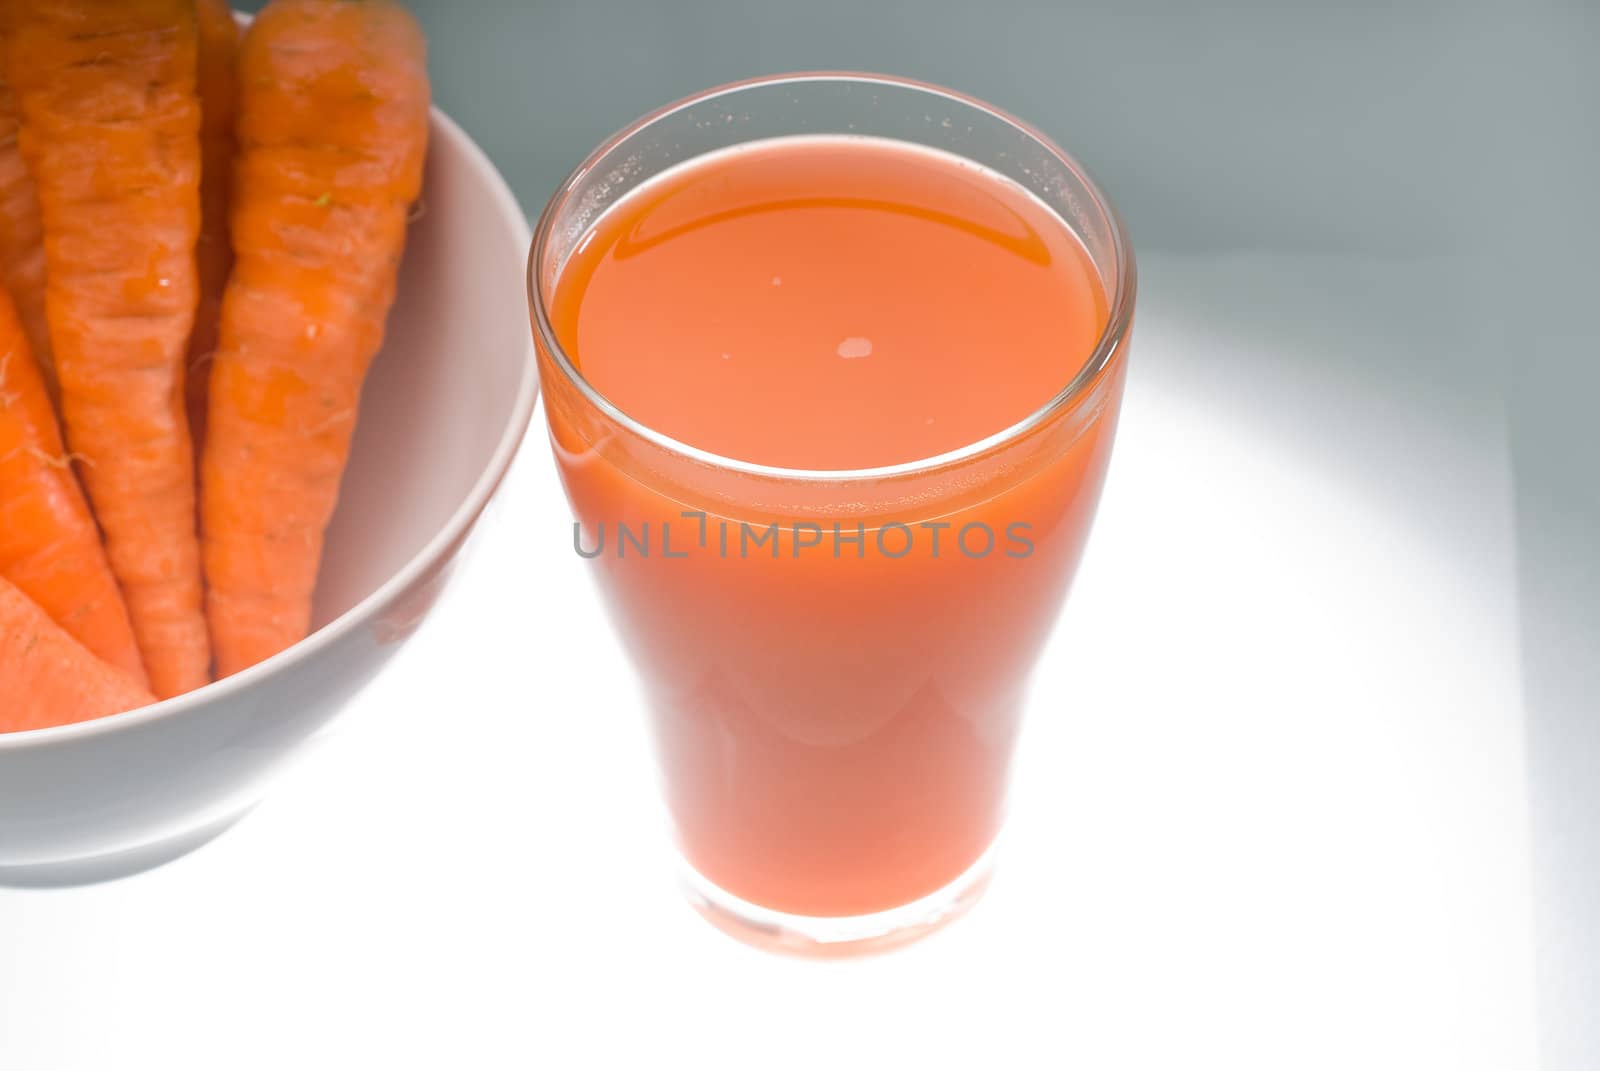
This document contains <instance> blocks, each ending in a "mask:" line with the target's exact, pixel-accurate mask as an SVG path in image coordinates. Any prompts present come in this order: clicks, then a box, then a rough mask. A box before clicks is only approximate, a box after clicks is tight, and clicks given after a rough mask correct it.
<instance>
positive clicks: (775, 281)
mask: <svg viewBox="0 0 1600 1071" xmlns="http://www.w3.org/2000/svg"><path fill="white" fill-rule="evenodd" d="M772 285H773V286H782V285H783V276H781V275H774V276H773V277H772Z"/></svg>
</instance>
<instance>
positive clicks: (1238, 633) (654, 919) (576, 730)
mask: <svg viewBox="0 0 1600 1071" xmlns="http://www.w3.org/2000/svg"><path fill="white" fill-rule="evenodd" d="M1435 267H1436V265H1431V264H1430V263H1429V262H1426V261H1410V262H1382V261H1371V260H1360V261H1356V260H1349V259H1339V258H1328V257H1321V258H1303V259H1292V258H1284V257H1275V258H1274V257H1264V256H1256V257H1252V256H1245V255H1241V256H1232V257H1216V256H1212V257H1178V256H1164V257H1163V256H1151V257H1146V258H1145V260H1144V262H1143V264H1142V268H1143V280H1142V285H1143V289H1142V293H1141V298H1140V313H1139V316H1138V320H1137V324H1136V328H1135V336H1134V344H1135V345H1134V350H1133V355H1134V357H1133V361H1134V363H1133V365H1132V373H1131V377H1130V382H1129V387H1128V395H1127V402H1126V408H1125V412H1124V423H1123V425H1122V429H1121V432H1120V436H1119V441H1118V445H1117V453H1116V456H1115V458H1114V461H1113V464H1112V471H1111V476H1110V480H1109V485H1108V489H1107V493H1106V497H1105V500H1104V503H1103V507H1102V509H1101V513H1100V518H1099V522H1098V525H1097V528H1096V530H1095V533H1094V536H1093V539H1092V542H1091V545H1090V549H1089V552H1088V555H1087V558H1086V560H1085V562H1084V565H1083V569H1082V571H1081V573H1080V576H1079V581H1078V584H1077V587H1076V589H1075V591H1074V593H1073V596H1072V599H1071V601H1070V604H1069V608H1068V610H1067V612H1066V614H1065V615H1064V617H1063V619H1062V623H1061V627H1060V628H1059V630H1058V632H1057V635H1056V637H1055V639H1054V640H1053V642H1052V646H1051V648H1050V650H1049V651H1048V652H1047V654H1046V657H1045V659H1044V662H1043V664H1042V665H1041V667H1040V670H1039V673H1038V676H1037V680H1036V684H1035V693H1034V703H1033V708H1032V710H1031V713H1030V718H1029V723H1028V728H1027V731H1026V735H1025V738H1024V740H1023V744H1022V749H1021V757H1020V761H1019V766H1018V772H1017V779H1016V783H1015V790H1014V795H1013V804H1012V808H1013V818H1012V822H1011V826H1010V829H1009V832H1008V834H1007V838H1006V842H1005V845H1004V849H1003V852H1002V855H1001V862H1000V870H999V873H998V875H997V877H996V880H995V883H994V885H993V887H992V888H991V890H990V892H989V894H988V896H987V898H986V899H985V900H984V901H983V902H982V903H981V904H980V905H979V906H978V908H977V909H976V910H975V911H974V912H973V913H972V914H971V915H969V916H968V917H966V918H964V919H962V920H960V921H959V922H957V923H956V924H954V925H953V926H951V927H949V928H948V929H946V930H944V931H943V932H940V933H938V934H936V935H935V936H933V937H932V938H930V939H928V940H926V941H924V942H922V943H920V944H917V945H914V946H911V947H909V948H906V949H903V950H901V951H899V952H895V953H892V954H889V955H886V956H881V957H875V958H868V959H862V960H854V961H842V962H839V961H835V962H811V961H801V960H793V959H787V958H779V957H773V956H769V955H767V954H764V953H760V952H757V951H754V950H751V949H748V948H746V947H744V946H742V945H739V944H737V943H735V942H734V941H732V940H730V939H729V938H727V937H725V936H723V935H722V934H721V933H719V932H717V931H716V930H714V929H712V928H711V927H709V926H708V925H706V924H705V923H703V922H702V921H701V920H700V919H699V918H698V917H697V916H696V915H695V914H694V913H693V912H692V911H691V910H690V909H689V908H688V907H686V906H685V905H684V903H683V902H682V901H681V900H680V899H679V898H678V896H677V893H676V891H675V889H674V886H673V884H672V881H671V877H670V875H669V873H668V871H667V868H666V854H665V845H664V839H663V837H662V835H661V833H660V828H659V824H658V823H659V819H658V817H657V812H656V808H655V803H654V785H653V781H652V777H653V774H652V772H651V767H650V763H649V755H648V754H647V752H646V750H645V747H644V739H643V737H644V734H643V732H642V724H641V721H640V718H639V714H638V711H637V702H636V697H635V694H634V691H633V686H632V684H631V681H630V679H629V677H628V673H627V670H626V668H625V664H624V662H623V661H622V659H621V657H620V654H619V651H618V649H617V646H616V645H615V643H614V642H613V641H612V639H611V636H610V633H609V630H608V627H607V624H606V622H605V620H604V619H603V616H602V614H601V612H600V608H599V605H598V602H597V600H596V599H595V598H594V593H593V592H592V590H591V589H590V587H589V584H588V579H587V577H586V576H585V574H584V568H583V564H582V563H581V562H580V561H579V560H578V559H577V558H576V556H575V555H573V554H572V552H571V550H570V544H569V538H570V533H569V529H568V527H567V524H568V515H567V513H566V510H565V504H564V502H563V501H562V499H561V497H560V491H559V488H558V486H557V482H556V479H555V475H554V471H553V468H552V466H551V464H550V461H549V456H548V448H547V446H546V442H545V439H544V437H543V433H542V429H541V428H539V427H538V426H537V424H536V427H535V430H534V432H533V434H532V435H530V438H529V440H528V443H527V447H526V449H525V450H524V453H523V455H522V457H521V459H520V460H519V463H518V465H517V467H516V469H515V470H514V473H513V475H512V477H511V478H510V480H509V481H508V483H507V485H506V486H505V488H504V491H503V494H502V497H501V498H500V500H499V501H498V502H497V503H496V507H495V510H494V512H493V514H492V515H491V516H490V517H489V518H487V520H486V523H485V525H484V527H483V529H482V530H481V532H480V535H479V537H478V538H477V540H476V542H475V544H474V548H473V550H472V552H471V553H472V557H471V559H470V561H469V562H467V563H466V565H465V566H464V568H463V569H462V570H461V571H460V573H459V574H458V577H457V580H456V583H455V585H454V587H453V589H452V590H451V591H450V592H449V593H448V595H447V596H446V598H445V599H444V600H443V601H442V602H441V604H440V605H439V607H438V608H437V610H436V612H435V614H434V615H433V617H432V618H431V620H430V621H429V622H428V624H427V625H426V626H425V627H424V628H423V630H422V631H421V632H420V633H419V635H418V636H417V637H416V638H415V639H414V641H413V642H412V645H411V646H410V647H409V648H408V649H407V650H406V651H405V652H404V654H403V655H402V657H400V658H399V659H397V661H396V664H395V665H394V667H393V668H392V669H391V670H390V671H389V672H388V673H387V674H386V675H385V676H384V677H382V678H380V680H379V681H378V682H376V683H375V684H374V685H373V687H372V688H371V689H370V691H369V692H368V693H366V694H365V695H364V696H363V697H362V698H361V699H360V700H359V701H358V703H357V705H356V707H355V708H353V709H352V711H351V713H350V716H349V717H348V718H347V720H346V721H345V723H344V724H343V727H342V729H341V731H340V732H338V733H336V734H334V735H333V737H332V738H331V739H330V741H329V742H328V743H327V745H326V746H325V747H324V748H322V749H321V750H319V751H318V752H317V753H316V754H315V755H314V756H312V757H311V758H310V759H308V760H307V761H306V762H305V763H304V764H302V765H301V766H300V767H299V768H298V769H297V770H296V771H295V772H294V773H293V774H292V775H291V776H289V777H288V778H286V779H285V780H284V781H283V782H282V783H280V784H279V785H278V786H277V788H276V791H275V792H274V793H273V795H272V796H271V797H270V798H269V799H268V800H267V801H266V802H265V803H264V804H262V805H261V806H260V807H259V808H257V810H256V811H255V812H254V813H252V814H251V815H250V816H249V817H247V818H246V819H245V820H244V821H243V822H242V823H240V824H239V825H238V826H237V827H235V828H234V829H232V830H231V831H229V832H228V833H226V834H225V835H224V836H222V837H221V838H219V839H218V840H216V841H214V842H213V843H211V844H209V845H207V846H205V847H203V848H201V849H200V850H199V851H197V852H195V853H194V854H192V855H191V856H188V857H186V858H183V859H181V860H179V861H177V862H175V863H172V864H169V865H168V866H165V867H162V868H159V869H157V870H154V871H151V872H148V873H145V874H142V875H139V876H136V877H133V878H129V879H125V880H123V881H119V882H115V883H111V884H106V885H100V886H93V887H85V888H78V889H66V890H49V891H45V890H10V889H0V1068H5V1069H8V1071H9V1069H25V1071H55V1069H79V1068H113V1067H115V1068H119V1069H120V1068H143V1067H159V1068H166V1069H187V1068H217V1067H227V1068H238V1069H253V1068H274V1069H278V1068H285V1067H307V1068H320V1067H385V1068H409V1067H433V1068H439V1067H463V1068H466V1067H471V1068H498V1067H528V1066H552V1067H563V1068H567V1067H588V1066H622V1067H646V1066H657V1065H659V1064H660V1063H661V1062H662V1060H663V1054H665V1053H669V1052H675V1053H681V1054H684V1055H686V1056H689V1057H691V1058H697V1059H698V1060H699V1062H700V1064H701V1066H706V1067H718V1068H721V1067H730V1068H733V1067H737V1068H745V1067H755V1066H761V1067H780V1068H782V1067H816V1066H841V1067H850V1066H857V1065H861V1066H873V1065H877V1066H902V1067H910V1066H930V1067H946V1066H949V1067H982V1066H1006V1067H1032V1066H1040V1065H1049V1066H1059V1065H1063V1064H1072V1065H1074V1066H1083V1067H1094V1068H1123V1067H1127V1068H1161V1069H1170V1068H1175V1067H1198V1066H1213V1065H1214V1066H1226V1067H1230V1068H1273V1069H1281V1068H1287V1067H1293V1068H1296V1069H1310V1068H1339V1069H1349V1068H1354V1067H1360V1068H1364V1069H1371V1068H1391V1067H1392V1068H1406V1069H1414V1068H1419V1067H1428V1068H1432V1067H1441V1068H1442V1067H1449V1068H1485V1069H1488V1068H1494V1069H1504V1068H1522V1067H1527V1066H1531V1063H1532V1059H1533V1049H1534V1030H1533V1004H1532V961H1531V957H1532V945H1531V938H1530V908H1529V867H1528V858H1527V856H1528V843H1527V833H1526V819H1527V815H1526V808H1527V802H1526V788H1525V785H1524V780H1525V778H1524V767H1523V742H1522V731H1523V726H1522V718H1523V715H1522V707H1521V699H1520V693H1519V680H1518V659H1517V628H1516V615H1517V609H1516V572H1515V570H1516V561H1515V547H1514V545H1513V533H1514V522H1515V517H1514V515H1513V513H1512V490H1511V480H1510V473H1509V469H1508V461H1507V450H1506V444H1505V436H1504V426H1503V415H1502V412H1501V407H1500V403H1499V401H1498V399H1499V397H1500V394H1499V390H1498V385H1497V384H1496V383H1494V382H1493V381H1492V379H1491V376H1492V375H1493V373H1492V371H1491V369H1492V367H1493V362H1492V361H1490V360H1489V359H1488V358H1487V355H1483V354H1479V353H1477V352H1476V350H1477V343H1476V340H1474V339H1472V338H1470V337H1467V334H1468V333H1467V331H1466V330H1465V329H1464V328H1453V327H1452V326H1451V325H1452V324H1453V323H1460V322H1462V320H1461V318H1459V317H1456V316H1454V315H1452V313H1453V307H1454V306H1455V305H1456V304H1457V303H1458V302H1459V301H1461V300H1462V296H1461V295H1459V294H1454V293H1451V292H1450V291H1449V286H1448V283H1447V282H1445V281H1444V280H1447V279H1448V278H1449V277H1450V273H1448V272H1439V271H1435V270H1434V269H1435ZM1452 331H1455V332H1458V333H1459V334H1460V335H1461V336H1462V337H1454V336H1453V335H1452ZM1419 354H1422V355H1424V356H1423V357H1422V358H1421V359H1419V356H1418V355H1419ZM1427 354H1437V355H1438V366H1437V367H1436V368H1433V369H1432V372H1430V362H1429V359H1428V358H1427V356H1426V355H1427ZM1401 358H1404V359H1403V360H1402V359H1401ZM1434 372H1436V373H1438V374H1432V373H1434ZM535 420H536V421H540V420H542V417H540V416H536V417H535Z"/></svg>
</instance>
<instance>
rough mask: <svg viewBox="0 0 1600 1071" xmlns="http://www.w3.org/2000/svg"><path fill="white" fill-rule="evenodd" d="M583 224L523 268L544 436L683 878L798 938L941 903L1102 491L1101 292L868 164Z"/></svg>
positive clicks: (1053, 253) (1059, 245)
mask: <svg viewBox="0 0 1600 1071" xmlns="http://www.w3.org/2000/svg"><path fill="white" fill-rule="evenodd" d="M580 181H581V180H580ZM586 212H587V214H586V215H580V218H578V220H577V222H576V223H575V224H571V223H569V225H568V226H567V230H566V232H565V233H566V235H567V239H566V244H567V246H568V248H567V249H566V250H565V253H564V255H563V256H560V257H555V256H551V255H550V253H549V249H548V246H546V255H545V258H544V260H543V262H541V258H540V251H539V248H537V247H536V250H535V263H534V265H533V266H532V271H533V273H534V274H535V275H536V276H537V277H538V278H536V281H535V290H536V291H537V295H536V298H537V302H538V308H537V312H536V317H535V319H536V324H537V326H538V327H539V329H540V331H539V334H540V357H541V373H542V378H543V382H544V386H545V391H546V407H547V412H548V417H549V422H550V434H551V440H552V443H553V445H554V447H555V452H556V456H557V460H558V464H559V466H560V470H561V475H562V479H563V483H564V485H565V488H566V491H567V494H568V497H569V500H570V502H571V504H572V508H573V512H574V515H575V518H576V523H575V524H574V531H573V545H574V549H575V550H576V551H577V552H578V554H580V555H581V556H582V557H583V558H585V559H587V564H588V566H589V567H590V568H592V569H593V570H594V573H595V575H596V578H597V580H598V582H599V586H600V588H601V591H602V593H603V595H604V597H605V598H606V600H607V602H608V604H609V608H610V610H611V613H612V616H613V618H614V620H615V622H616V624H617V627H618V628H619V630H620V633H621V636H622V637H623V639H624V642H625V644H626V646H627V648H628V650H629V653H630V654H631V656H632V658H633V660H634V662H635V664H636V666H637V668H638V670H639V672H640V674H641V677H642V680H643V682H644V685H645V693H646V696H647V698H648V702H649V705H650V714H651V724H652V727H653V730H654V735H655V739H656V743H657V748H658V754H659V756H660V763H661V770H662V780H663V785H664V791H665V794H666V799H667V804H668V807H669V810H670V812H671V816H672V820H673V824H674V827H675V830H676V834H677V838H678V843H679V846H680V848H681V851H682V853H683V856H684V858H685V860H686V861H687V863H688V864H689V865H690V867H692V868H693V871H694V873H695V874H696V876H697V878H698V879H699V880H700V881H701V882H703V883H705V884H706V885H709V886H710V887H712V888H714V889H716V890H719V891H720V892H721V893H724V894H726V895H727V896H728V897H730V898H731V899H732V900H734V901H738V902H742V903H744V904H746V905H756V906H757V907H759V908H761V909H764V910H766V911H771V912H779V913H782V914H783V915H784V916H792V917H796V918H835V919H836V918H840V917H857V916H871V915H875V914H876V913H880V912H885V911H890V910H893V909H897V908H900V907H902V906H903V905H906V904H908V903H911V902H913V901H918V900H920V899H922V898H925V897H928V896H930V895H931V894H935V893H937V892H938V891H939V890H941V889H945V888H948V887H950V886H951V884H952V883H953V882H956V881H957V880H958V879H960V878H962V876H963V875H965V874H968V873H969V872H970V871H971V870H972V868H973V867H974V864H975V863H977V862H978V861H979V860H980V859H981V858H983V857H984V855H985V852H986V850H987V848H988V847H989V845H990V843H991V842H992V841H993V839H994V837H995V834H996V832H997V831H998V829H999V825H1000V820H1001V812H1002V805H1003V801H1004V796H1005V784H1006V771H1007V766H1008V763H1009V759H1010V754H1011V750H1012V745H1013V741H1014V739H1015V736H1016V731H1017V725H1018V718H1019V714H1020V711H1021V707H1022V700H1023V697H1024V694H1025V690H1026V684H1027V680H1028V676H1029V673H1030V671H1031V668H1032V666H1033V664H1034V662H1035V660H1036V658H1037V657H1038V655H1039V652H1040V650H1041V647H1042V645H1043V643H1044V641H1045V639H1046V636H1047V634H1048V633H1049V631H1050V628H1051V625H1052V623H1053V621H1054V619H1055V617H1056V614H1057V611H1058V609H1059V607H1060V606H1061V604H1062V601H1063V598H1064V595H1065V591H1066V587H1067V585H1068V582H1069V581H1070V579H1071V575H1072V572H1073V570H1074V568H1075V566H1076V564H1077V560H1078V558H1079V555H1080V553H1081V551H1082V548H1083V544H1084V540H1085V538H1086V536H1087V533H1088V529H1089V524H1090V520H1091V518H1092V515H1093V512H1094V507H1095V503H1096V500H1097V498H1098V495H1099V491H1100V485H1101V482H1102V479H1103V477H1104V474H1105V470H1106V463H1107V460H1108V457H1109V452H1110V449H1111V441H1112V435H1113V431H1114V427H1115V422H1116V410H1117V404H1118V400H1119V398H1120V393H1121V382H1122V373H1123V367H1124V364H1123V361H1122V360H1121V358H1120V355H1115V359H1109V360H1102V361H1101V362H1100V363H1099V364H1098V365H1096V364H1094V363H1093V362H1092V358H1093V357H1094V356H1095V355H1096V354H1097V353H1098V352H1100V351H1102V350H1103V349H1104V347H1102V346H1101V343H1102V340H1103V338H1104V337H1105V336H1106V333H1107V328H1108V323H1109V322H1110V319H1111V316H1112V309H1111V305H1112V299H1113V293H1112V288H1110V287H1108V285H1107V281H1106V278H1105V274H1104V273H1103V271H1102V270H1101V268H1100V267H1099V266H1097V264H1096V261H1095V258H1094V257H1093V256H1092V255H1091V253H1090V251H1089V250H1088V249H1087V248H1086V246H1085V243H1084V242H1083V241H1082V240H1080V238H1079V236H1078V234H1077V233H1075V231H1074V229H1073V228H1072V227H1070V226H1068V225H1067V223H1066V222H1064V220H1063V218H1062V216H1061V215H1060V214H1058V212H1057V211H1056V210H1054V209H1053V208H1052V207H1051V206H1050V205H1049V204H1047V203H1046V201H1045V200H1043V199H1042V198H1041V197H1040V196H1038V195H1036V193H1035V192H1033V191H1030V190H1029V189H1027V188H1025V187H1024V185H1022V184H1021V183H1019V182H1017V181H1014V180H1013V179H1011V178H1009V177H1006V176H1004V175H1002V174H1001V173H999V172H997V171H995V170H991V169H989V168H987V167H985V166H982V164H981V163H980V162H978V161H975V160H973V159H971V158H968V157H964V156H962V155H959V154H956V153H953V152H947V151H944V150H943V149H941V148H938V147H936V146H930V145H926V144H923V145H914V144H911V143H908V142H906V141H902V140H898V139H893V138H887V137H875V136H863V135H860V134H850V133H846V134H839V133H821V134H816V133H803V134H787V135H783V136H776V137H762V138H756V139H752V140H748V141H742V142H738V143H734V144H729V145H725V146H722V147H719V148H715V149H714V150H713V151H706V152H702V153H699V154H697V155H695V156H693V157H692V158H689V159H686V160H684V161H682V162H679V163H676V164H675V165H673V166H668V167H663V168H661V169H659V170H658V171H657V172H656V173H654V174H653V175H650V176H649V177H648V178H646V179H644V180H639V181H634V182H632V183H631V185H630V188H628V189H627V190H626V191H625V192H624V193H622V194H621V195H620V196H614V197H613V199H612V200H611V202H610V203H609V204H607V205H605V206H604V207H603V208H602V209H601V210H599V211H595V210H594V206H593V205H592V204H591V205H589V207H588V209H587V210H586ZM548 217H549V213H548V212H547V220H546V221H545V223H544V224H542V225H541V230H542V232H543V231H544V230H545V229H546V227H547V225H548V224H549V222H550V220H549V218H548Z"/></svg>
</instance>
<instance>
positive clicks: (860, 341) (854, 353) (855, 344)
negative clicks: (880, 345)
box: [839, 335, 872, 361]
mask: <svg viewBox="0 0 1600 1071" xmlns="http://www.w3.org/2000/svg"><path fill="white" fill-rule="evenodd" d="M839 356H840V357H843V358H844V359H845V360H847V361H849V360H854V359H855V358H857V357H871V356H872V339H870V338H861V337H859V336H855V335H852V336H851V337H850V338H847V339H845V340H844V341H843V342H841V343H839Z"/></svg>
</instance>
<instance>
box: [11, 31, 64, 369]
mask: <svg viewBox="0 0 1600 1071" xmlns="http://www.w3.org/2000/svg"><path fill="white" fill-rule="evenodd" d="M0 51H3V50H0ZM21 125H22V124H21V119H20V117H19V115H18V113H17V97H16V93H15V92H14V91H13V90H12V87H11V82H10V80H9V79H8V78H6V77H5V72H4V69H3V64H0V283H3V284H4V286H5V289H6V290H7V291H8V292H9V293H10V294H11V297H12V300H14V301H15V302H16V305H17V313H18V315H20V316H21V317H22V327H23V330H24V331H26V332H27V333H28V345H29V347H30V348H31V349H32V350H33V356H34V359H35V360H37V361H38V362H39V367H40V371H42V372H43V373H44V377H45V383H46V385H47V386H48V387H49V389H50V396H51V398H52V399H54V398H57V397H59V393H58V388H57V385H56V370H55V362H54V361H53V360H52V359H51V349H50V329H49V328H48V327H47V326H46V321H45V311H44V233H43V230H42V228H41V226H40V223H39V198H38V196H37V194H36V193H35V192H34V188H33V176H32V175H30V174H29V173H28V166H27V164H25V163H24V162H23V160H22V150H21V148H20V147H19V146H18V144H17V133H18V130H19V129H20V127H21Z"/></svg>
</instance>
